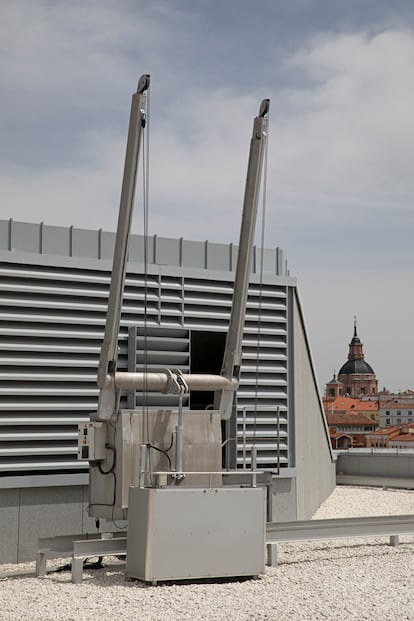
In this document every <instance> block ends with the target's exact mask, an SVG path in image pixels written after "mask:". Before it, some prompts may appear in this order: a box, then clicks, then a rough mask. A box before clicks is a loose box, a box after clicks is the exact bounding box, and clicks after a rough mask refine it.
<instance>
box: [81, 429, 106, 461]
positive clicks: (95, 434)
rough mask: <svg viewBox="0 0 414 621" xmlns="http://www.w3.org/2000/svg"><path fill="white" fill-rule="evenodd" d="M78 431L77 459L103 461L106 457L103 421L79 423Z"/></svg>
mask: <svg viewBox="0 0 414 621" xmlns="http://www.w3.org/2000/svg"><path fill="white" fill-rule="evenodd" d="M78 432H79V435H78V459H79V460H83V461H104V460H105V459H106V426H105V423H101V422H90V423H80V424H79V426H78Z"/></svg>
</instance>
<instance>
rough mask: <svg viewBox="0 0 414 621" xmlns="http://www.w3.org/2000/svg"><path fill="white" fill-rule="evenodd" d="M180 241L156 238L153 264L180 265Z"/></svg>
mask: <svg viewBox="0 0 414 621" xmlns="http://www.w3.org/2000/svg"><path fill="white" fill-rule="evenodd" d="M181 246H182V240H181V239H169V238H166V237H156V238H155V242H154V263H157V264H158V265H177V266H178V265H181V259H182V257H181V253H182V247H181Z"/></svg>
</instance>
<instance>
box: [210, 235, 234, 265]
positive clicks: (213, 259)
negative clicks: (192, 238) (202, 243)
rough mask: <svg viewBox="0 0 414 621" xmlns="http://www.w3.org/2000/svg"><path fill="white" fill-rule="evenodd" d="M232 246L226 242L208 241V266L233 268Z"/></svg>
mask: <svg viewBox="0 0 414 621" xmlns="http://www.w3.org/2000/svg"><path fill="white" fill-rule="evenodd" d="M231 259H232V257H231V248H230V247H229V246H227V245H226V244H212V243H211V242H208V243H207V268H208V269H212V270H219V269H223V267H224V269H228V270H231Z"/></svg>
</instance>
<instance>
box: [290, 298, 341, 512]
mask: <svg viewBox="0 0 414 621" xmlns="http://www.w3.org/2000/svg"><path fill="white" fill-rule="evenodd" d="M292 296H293V299H292V304H291V305H290V308H291V309H292V314H293V317H292V322H291V325H292V326H293V333H292V332H290V339H291V343H290V346H291V347H292V348H293V351H294V361H295V363H294V368H293V369H292V370H291V372H293V377H294V381H293V388H292V390H293V393H292V394H291V396H290V399H293V401H294V411H295V445H296V446H295V461H296V502H297V519H298V520H306V519H309V518H311V517H312V515H313V513H314V512H315V511H316V510H317V509H318V507H319V506H320V504H321V503H322V502H323V501H324V500H325V499H326V498H327V497H328V496H329V495H330V494H331V493H332V491H333V489H334V488H335V483H336V482H335V461H334V456H333V453H332V449H331V443H330V439H329V432H328V426H327V423H326V419H325V413H324V410H323V407H322V403H321V399H320V395H319V390H318V385H317V381H316V376H315V371H314V367H313V363H312V357H311V352H310V347H309V343H308V339H307V334H306V328H305V323H304V319H303V313H302V308H301V305H300V300H299V295H298V292H297V289H295V290H292Z"/></svg>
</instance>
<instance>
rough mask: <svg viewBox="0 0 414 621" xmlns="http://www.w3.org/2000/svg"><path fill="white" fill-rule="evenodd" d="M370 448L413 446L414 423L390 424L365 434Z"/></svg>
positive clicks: (410, 447)
mask: <svg viewBox="0 0 414 621" xmlns="http://www.w3.org/2000/svg"><path fill="white" fill-rule="evenodd" d="M365 439H366V445H367V447H371V448H409V449H412V448H414V425H410V424H408V425H407V424H406V425H392V426H390V427H386V428H383V429H377V430H376V431H373V432H372V433H368V434H366V436H365Z"/></svg>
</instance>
